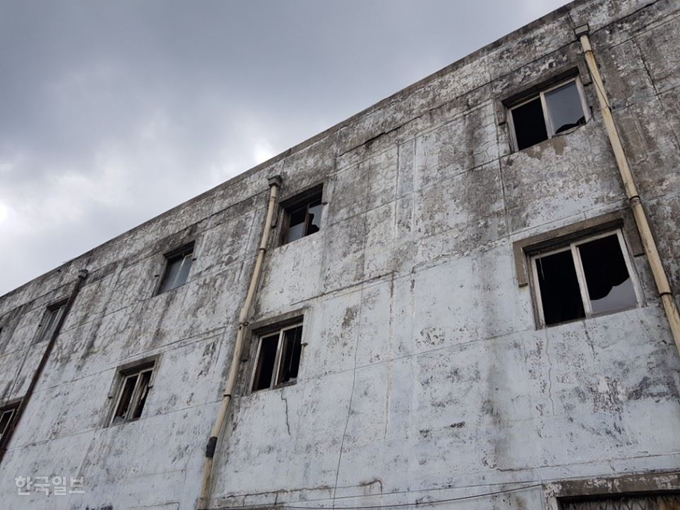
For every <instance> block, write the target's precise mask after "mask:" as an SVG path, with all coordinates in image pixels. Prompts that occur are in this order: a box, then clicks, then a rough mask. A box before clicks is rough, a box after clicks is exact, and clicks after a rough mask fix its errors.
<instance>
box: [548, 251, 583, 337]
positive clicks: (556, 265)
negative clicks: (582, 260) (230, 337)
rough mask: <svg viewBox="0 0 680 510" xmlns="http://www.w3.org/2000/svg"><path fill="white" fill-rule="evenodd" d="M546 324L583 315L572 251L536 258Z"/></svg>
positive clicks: (578, 317) (579, 317)
mask: <svg viewBox="0 0 680 510" xmlns="http://www.w3.org/2000/svg"><path fill="white" fill-rule="evenodd" d="M535 263H536V272H537V274H538V283H539V287H540V289H541V304H542V306H543V316H544V319H545V324H546V326H549V325H551V324H557V323H559V322H565V321H570V320H574V319H581V318H584V317H585V316H586V315H585V311H584V309H583V301H582V299H581V291H580V288H579V284H578V278H577V276H576V268H575V267H574V261H573V258H572V255H571V251H569V250H566V251H563V252H559V253H555V254H553V255H546V256H545V257H540V258H537V259H535Z"/></svg>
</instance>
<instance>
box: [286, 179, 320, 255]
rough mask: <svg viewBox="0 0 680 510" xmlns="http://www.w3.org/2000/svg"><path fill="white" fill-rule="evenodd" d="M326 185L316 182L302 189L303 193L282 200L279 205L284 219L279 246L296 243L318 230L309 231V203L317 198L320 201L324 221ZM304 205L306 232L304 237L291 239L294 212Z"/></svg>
mask: <svg viewBox="0 0 680 510" xmlns="http://www.w3.org/2000/svg"><path fill="white" fill-rule="evenodd" d="M323 192H324V186H323V183H321V184H316V185H314V186H312V187H311V188H309V189H307V190H305V191H302V192H301V193H298V194H296V195H294V196H292V197H290V198H288V199H287V200H284V201H282V202H281V203H280V204H279V205H280V207H281V213H282V217H283V218H282V220H281V234H280V235H279V244H278V245H279V246H285V245H287V244H290V243H294V242H295V241H299V240H300V239H304V238H305V237H308V236H310V235H313V234H315V233H316V232H311V233H309V232H308V230H309V228H310V224H311V221H310V215H309V204H310V203H312V202H315V201H316V200H318V201H319V205H320V206H321V220H320V221H323V219H324V217H325V214H324V205H325V204H324V195H323ZM302 207H305V233H304V234H303V235H302V237H300V238H298V239H293V240H292V241H289V240H288V239H287V238H288V233H289V231H290V218H291V216H292V214H293V213H294V212H297V211H298V210H299V209H302ZM319 231H321V225H319Z"/></svg>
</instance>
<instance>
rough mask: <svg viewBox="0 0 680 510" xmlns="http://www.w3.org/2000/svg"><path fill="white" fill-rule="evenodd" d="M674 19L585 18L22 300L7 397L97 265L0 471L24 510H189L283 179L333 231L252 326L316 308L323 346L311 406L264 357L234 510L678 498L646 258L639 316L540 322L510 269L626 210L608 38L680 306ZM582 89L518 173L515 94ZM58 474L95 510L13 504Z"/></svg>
mask: <svg viewBox="0 0 680 510" xmlns="http://www.w3.org/2000/svg"><path fill="white" fill-rule="evenodd" d="M678 16H680V5H677V4H676V3H675V2H671V1H662V0H657V1H652V0H646V1H644V0H595V1H590V2H586V1H582V0H579V1H577V2H574V3H572V4H570V5H568V6H566V7H564V8H562V9H560V10H558V11H556V12H555V13H553V14H551V15H548V16H546V17H544V18H542V19H541V20H538V21H536V22H534V23H532V24H530V25H528V26H527V27H524V28H523V29H520V30H519V31H517V32H515V33H513V34H510V35H508V36H506V37H505V38H503V39H502V40H500V41H498V42H496V43H493V44H491V45H489V46H487V47H485V48H482V49H481V50H479V51H478V52H476V53H474V54H473V55H470V56H469V57H466V58H465V59H463V60H461V61H459V62H457V63H455V64H452V65H451V66H449V67H448V68H446V69H443V70H442V71H440V72H439V73H436V74H435V75H433V76H431V77H428V78H426V79H424V80H423V81H421V82H418V83H416V84H414V85H413V86H411V87H409V88H408V89H405V90H404V91H402V92H400V93H398V94H396V95H395V96H393V97H391V98H388V99H386V100H384V101H382V102H381V103H379V104H377V105H375V106H374V107H371V108H369V109H368V110H366V111H364V112H362V113H360V114H358V115H357V116H355V117H352V118H351V119H348V120H347V121H346V122H344V123H341V124H340V125H338V126H336V127H334V128H331V129H330V130H328V131H326V132H324V133H321V134H320V135H318V136H317V137H315V138H314V139H312V140H310V141H307V142H305V143H303V144H301V145H299V146H297V147H294V148H292V149H291V150H289V151H286V152H285V153H283V154H282V155H280V156H278V157H276V158H274V159H273V160H271V161H269V162H266V163H264V164H263V165H260V166H259V167H256V168H254V169H252V170H250V171H249V172H247V173H245V174H243V175H242V176H239V177H237V178H235V179H232V180H231V181H229V182H227V183H225V184H223V185H221V186H218V187H217V188H215V189H213V190H210V191H208V192H207V193H205V194H203V195H201V196H199V197H197V198H195V199H193V200H191V201H189V202H187V203H185V204H182V205H180V206H178V207H177V208H175V209H173V210H171V211H169V212H168V213H166V214H164V215H161V216H159V217H158V218H154V219H153V220H151V221H149V222H147V223H145V224H144V225H141V226H140V227H138V228H136V229H134V230H132V231H130V232H128V233H126V234H123V235H122V236H120V237H118V238H116V239H113V240H112V241H110V242H109V243H106V244H105V245H102V246H100V247H98V248H96V249H94V250H92V251H91V252H88V253H86V254H84V255H83V256H81V257H79V258H77V259H75V260H73V261H71V262H69V263H67V264H65V265H64V266H62V267H61V268H59V269H58V270H55V271H53V272H51V273H48V274H46V275H44V276H42V277H40V278H37V279H36V280H34V281H32V282H29V283H28V284H26V285H25V286H23V287H21V288H19V289H17V290H16V291H14V292H12V293H10V294H7V295H6V296H3V297H2V298H0V327H2V331H1V332H0V395H2V398H3V401H4V402H9V401H12V400H14V399H17V398H20V397H21V396H22V395H24V394H25V392H26V389H27V387H28V384H29V382H30V378H31V376H32V374H33V373H34V371H35V369H36V367H37V365H38V363H39V360H40V357H41V355H42V350H43V349H44V346H45V342H43V343H42V344H35V343H34V339H35V338H36V335H37V334H38V332H39V323H40V321H41V318H42V317H43V314H44V310H45V307H46V306H48V305H50V304H52V303H54V302H56V301H58V300H61V299H63V298H65V297H67V296H68V295H69V293H70V291H71V288H72V285H73V284H74V282H75V279H76V272H77V270H78V269H81V268H84V267H86V268H88V269H89V270H90V271H91V275H90V276H89V278H88V279H87V281H86V282H85V285H84V287H83V288H82V290H81V293H80V294H79V296H78V298H77V300H76V302H75V304H74V307H73V310H72V311H71V313H70V314H69V316H68V318H67V320H66V323H65V325H64V328H63V330H62V332H61V334H60V335H59V337H58V339H57V342H56V345H55V349H54V351H53V352H52V355H51V356H50V360H49V362H48V364H47V366H46V369H45V372H44V374H43V376H42V378H41V379H40V381H39V384H38V386H37V388H36V392H35V394H34V395H33V397H32V399H31V400H30V404H29V406H28V408H27V410H26V414H25V415H24V418H23V419H22V421H21V423H20V425H19V427H18V429H17V431H16V434H15V435H14V437H13V439H12V442H11V444H10V448H9V450H8V452H7V455H6V456H5V458H4V460H3V462H2V466H0V470H2V473H3V476H2V478H1V479H0V484H1V485H0V491H2V494H3V495H6V497H7V505H9V506H8V508H36V509H40V508H45V509H47V508H50V509H51V508H64V509H66V508H69V509H85V508H88V507H89V508H105V507H107V506H111V507H113V508H141V507H143V508H158V509H160V508H164V509H170V508H181V509H190V508H193V507H194V503H195V499H196V497H197V495H198V489H199V481H200V467H201V461H202V457H203V449H204V446H205V443H206V441H207V437H208V435H209V431H210V427H211V425H212V422H213V420H214V418H215V414H216V410H217V406H218V402H219V398H220V396H221V389H222V386H223V384H224V382H225V379H226V375H227V372H228V363H229V360H230V359H231V356H232V349H233V339H234V336H235V331H236V322H237V316H238V311H239V308H240V306H241V304H242V302H243V299H244V297H245V293H246V289H247V285H248V282H249V278H250V275H251V273H252V270H253V262H254V257H255V254H256V249H257V243H258V241H259V238H260V236H261V233H262V228H263V224H264V214H265V209H266V201H267V189H268V188H267V180H266V178H267V177H269V176H272V175H276V174H281V175H282V176H283V179H284V187H283V189H282V196H281V199H282V200H285V199H287V198H290V197H292V196H295V195H296V194H297V193H298V192H300V191H301V190H303V189H305V188H308V187H310V186H313V185H316V184H318V183H320V182H323V184H324V203H325V205H324V210H323V217H322V225H321V230H320V232H318V233H316V234H314V235H311V236H308V237H305V238H303V239H300V240H298V241H295V242H293V243H290V244H287V245H284V246H278V247H277V246H276V245H277V242H276V239H277V238H278V236H276V235H273V236H272V238H273V239H272V244H271V247H270V248H271V249H270V250H269V252H268V254H267V259H266V263H265V267H264V272H263V279H262V281H261V284H260V291H259V294H258V297H257V300H256V303H255V307H254V314H253V317H252V321H251V322H258V321H260V322H261V321H267V320H273V319H276V318H277V317H279V316H282V315H283V314H287V313H292V312H295V311H296V310H297V311H300V310H302V312H301V313H303V314H304V332H303V335H304V338H303V341H304V342H306V343H307V345H306V346H305V348H304V351H303V355H302V361H301V366H300V374H299V377H298V380H297V382H296V383H295V384H294V385H290V386H287V387H284V388H279V389H273V390H263V391H259V392H251V391H250V388H249V385H250V380H251V374H252V370H253V364H254V354H255V349H256V342H251V343H250V344H249V351H248V353H247V354H248V356H247V358H248V359H247V360H246V361H244V362H243V363H242V364H241V366H240V376H239V382H238V387H237V390H238V391H237V394H236V396H235V400H234V405H233V409H232V413H231V415H230V418H229V422H228V424H227V427H226V431H225V437H224V438H223V439H222V441H220V443H219V444H218V448H217V453H216V465H215V477H214V491H213V496H214V498H213V506H214V507H219V506H228V507H239V506H271V505H274V504H289V505H297V506H311V507H319V506H322V507H326V506H331V505H335V506H336V507H338V506H339V507H343V506H345V507H352V506H361V505H364V506H365V505H368V506H377V505H388V504H407V503H408V504H416V503H418V504H419V505H422V504H432V505H433V506H434V503H433V502H436V501H442V503H438V504H437V506H438V507H441V506H442V505H446V506H451V507H455V508H480V509H481V508H484V509H488V508H512V509H514V508H517V509H523V508H544V507H545V505H546V498H548V499H549V498H550V497H552V496H551V494H553V493H552V492H551V491H552V490H553V489H552V488H551V487H553V485H554V484H555V483H561V482H562V481H564V480H571V479H597V478H607V477H612V476H620V475H623V474H626V475H627V476H628V478H627V479H626V480H627V481H626V482H625V483H624V482H620V483H618V485H617V484H616V483H615V482H611V483H609V482H603V485H604V486H607V487H609V488H610V489H611V490H618V491H624V490H626V488H627V487H633V486H636V485H635V483H637V484H640V483H642V482H641V481H640V480H643V481H644V482H645V483H647V485H646V486H649V487H652V488H660V487H664V488H673V487H675V488H680V485H678V482H677V480H676V479H675V478H673V479H672V480H671V481H668V480H669V479H666V478H664V479H661V478H658V480H657V479H656V478H653V479H650V478H649V477H653V476H655V475H652V474H650V473H654V472H659V471H661V472H672V471H677V470H678V468H679V467H680V465H679V462H680V455H679V452H680V439H678V434H677V433H676V425H677V423H678V422H679V418H680V402H679V396H680V395H679V393H680V386H679V385H680V381H679V380H678V375H677V374H678V368H680V359H679V357H678V354H677V352H675V350H674V347H673V345H672V339H671V337H670V334H669V331H668V327H667V323H666V321H665V318H664V316H663V311H662V308H661V307H660V303H659V300H658V297H657V296H656V295H655V289H654V286H653V280H652V278H651V274H650V271H649V267H648V264H647V262H646V260H645V258H644V257H643V256H640V255H639V253H638V251H637V250H632V251H633V255H635V256H634V257H633V264H634V266H635V270H636V273H637V275H638V277H639V280H640V283H641V287H642V293H643V298H644V299H643V302H642V303H641V304H640V306H639V307H637V308H635V309H632V310H628V311H624V312H619V313H616V314H611V315H606V316H602V317H597V318H592V319H587V320H583V321H577V322H573V323H568V324H562V325H559V326H555V327H551V328H548V329H540V328H537V327H536V321H535V313H534V305H533V300H532V296H531V289H530V287H528V286H526V287H520V286H519V285H518V280H517V275H516V273H515V260H514V256H513V250H512V244H513V243H514V242H516V241H521V240H522V239H526V238H528V237H530V236H534V235H536V234H540V233H544V232H549V231H552V230H555V229H558V228H560V227H565V226H568V225H571V224H574V223H576V222H579V221H582V220H585V219H589V218H595V217H598V216H600V215H603V214H605V213H609V212H613V211H618V210H622V209H625V207H626V200H625V194H624V192H623V188H622V185H621V182H620V179H619V177H618V172H617V170H616V166H615V162H614V158H613V154H612V152H611V149H610V147H609V142H608V140H607V137H606V133H605V131H604V126H603V124H602V119H601V117H600V115H599V111H598V105H597V100H596V96H595V91H594V90H593V85H592V83H591V82H590V80H589V77H588V75H587V71H586V70H585V68H584V67H583V57H582V54H581V51H580V47H579V44H578V42H577V41H576V38H575V36H574V33H573V29H574V27H576V26H579V25H581V24H583V23H586V22H587V23H589V24H590V27H591V32H592V33H591V38H592V44H593V48H594V50H595V53H596V56H597V58H598V62H599V65H600V68H601V72H602V74H603V77H604V80H605V83H606V86H607V90H608V93H609V95H610V99H611V104H612V107H613V109H614V116H615V119H616V122H617V123H618V125H619V127H620V131H621V134H622V138H623V143H624V148H625V150H626V152H627V155H628V157H629V159H630V162H631V166H632V168H633V171H634V173H635V175H636V178H637V179H638V183H639V188H640V191H641V195H642V199H643V202H644V203H645V207H646V209H647V211H648V213H649V215H650V218H651V222H652V225H653V227H654V230H655V234H656V236H657V240H658V242H659V246H660V250H661V252H662V256H663V258H664V263H665V265H666V269H667V271H668V273H669V276H670V278H671V281H672V285H673V288H674V291H676V292H680V259H679V258H678V253H680V234H678V223H679V222H680V187H679V186H678V170H679V161H678V159H679V158H680V156H679V155H680V151H679V150H678V149H680V143H679V142H678V130H679V129H680V106H678V105H680V102H679V101H678V96H677V94H678V92H677V91H678V90H679V89H678V84H679V83H680V71H679V69H680V66H678V62H677V59H678V58H680V57H678V51H677V48H678V47H680V21H679V19H678ZM568 69H578V72H579V73H580V77H581V79H582V81H583V82H584V84H585V94H586V101H587V103H588V105H589V106H590V107H591V109H592V110H593V117H592V118H591V119H590V121H589V122H588V123H587V124H586V125H584V126H582V127H580V128H578V129H576V130H574V131H573V132H571V133H569V134H567V135H564V136H559V137H555V138H553V139H551V140H547V141H545V142H542V143H540V144H538V145H536V146H533V147H531V148H528V149H525V150H524V151H520V152H513V151H512V149H511V144H510V133H509V127H508V124H507V123H506V122H505V121H504V115H503V106H502V103H501V101H502V100H504V99H507V98H508V97H510V96H511V95H513V94H515V93H517V92H521V91H522V90H523V89H525V88H526V87H528V86H530V85H532V84H536V83H540V82H541V81H543V80H545V79H546V77H549V76H552V75H554V74H555V73H560V72H563V71H564V70H568ZM626 221H628V220H626ZM280 225H281V217H280V215H279V217H278V219H277V229H278V228H280ZM631 230H632V228H631V225H630V222H629V221H628V223H627V224H626V232H627V233H626V235H627V236H630V234H628V232H629V231H631ZM277 232H278V231H277ZM188 241H194V242H195V248H194V257H195V259H196V260H195V262H194V263H193V266H192V269H191V273H190V276H189V281H188V282H187V283H186V284H185V285H183V286H181V287H179V288H177V289H174V290H172V291H169V292H166V293H163V294H161V295H158V296H154V290H155V288H156V286H157V282H158V278H159V276H160V275H161V274H162V271H163V267H164V256H163V254H164V253H167V252H168V251H170V250H172V249H173V248H176V247H178V246H181V245H183V244H185V243H186V242H188ZM628 241H629V244H630V245H631V246H633V245H634V244H635V241H634V240H633V239H630V238H629V239H628ZM151 355H158V356H159V357H158V364H157V367H156V374H157V375H156V380H155V382H154V386H153V388H152V390H151V392H150V394H149V398H148V401H147V403H146V405H145V408H144V412H143V415H142V417H141V418H140V419H139V420H137V421H135V422H130V423H125V424H122V425H116V426H107V423H106V417H107V416H108V415H109V413H110V410H111V406H112V399H111V398H110V397H111V395H112V384H113V383H114V380H115V378H116V374H117V372H118V369H119V367H120V366H121V365H124V364H127V363H130V362H134V361H135V360H140V359H145V358H147V357H148V356H151ZM61 475H63V476H82V477H83V478H84V481H85V487H86V493H85V494H84V495H71V496H69V497H62V498H60V497H58V496H50V497H49V498H48V497H46V496H45V495H44V494H42V493H34V494H32V495H31V496H30V497H19V496H16V487H15V485H14V478H15V477H16V476H61ZM635 477H637V478H635ZM645 477H647V478H645ZM631 480H633V481H634V482H635V483H633V481H631ZM608 483H609V485H607V484H608ZM546 484H547V485H546ZM551 484H553V485H551ZM655 484H656V485H655ZM471 496H480V497H475V498H472V499H469V498H470V497H471ZM460 498H464V499H460ZM547 504H548V505H550V504H552V503H550V502H548V503H547Z"/></svg>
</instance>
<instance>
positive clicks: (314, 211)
mask: <svg viewBox="0 0 680 510" xmlns="http://www.w3.org/2000/svg"><path fill="white" fill-rule="evenodd" d="M322 191H323V189H322V187H321V186H317V187H316V188H314V189H313V190H311V191H309V192H307V193H305V194H303V195H302V196H300V197H294V198H293V199H292V202H291V201H288V202H289V204H290V205H284V206H283V210H284V221H283V230H282V232H281V244H288V243H291V242H293V241H296V240H298V239H301V238H303V237H306V236H308V235H312V234H314V233H316V232H318V231H319V229H320V228H321V212H322V209H323V205H322V203H321V195H322Z"/></svg>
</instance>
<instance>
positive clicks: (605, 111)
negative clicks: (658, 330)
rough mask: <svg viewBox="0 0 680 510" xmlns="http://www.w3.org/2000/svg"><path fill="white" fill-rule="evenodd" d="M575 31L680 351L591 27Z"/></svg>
mask: <svg viewBox="0 0 680 510" xmlns="http://www.w3.org/2000/svg"><path fill="white" fill-rule="evenodd" d="M574 32H575V34H576V36H577V37H578V38H579V40H580V42H581V48H582V49H583V53H584V55H585V59H586V63H587V65H588V70H589V71H590V76H591V77H592V79H593V83H594V84H595V90H596V91H597V99H598V101H599V103H600V111H601V112H602V119H603V120H604V125H605V128H606V130H607V135H608V136H609V142H610V143H611V146H612V150H613V151H614V157H615V158H616V165H617V166H618V168H619V172H620V174H621V179H622V180H623V186H624V188H625V190H626V196H627V197H628V203H629V205H630V208H631V209H632V211H633V216H634V218H635V223H636V225H637V228H638V231H639V232H640V238H641V240H642V246H643V247H644V250H645V254H646V255H647V260H648V261H649V265H650V267H651V269H652V274H653V275H654V281H655V282H656V288H657V291H658V292H659V296H660V297H661V302H662V303H663V308H664V311H665V312H666V317H667V318H668V323H669V325H670V329H671V333H672V335H673V340H674V341H675V347H676V348H677V349H678V352H680V314H679V313H678V306H677V304H676V302H675V299H674V298H673V293H672V292H671V286H670V284H669V283H668V277H667V276H666V272H665V270H664V268H663V264H662V263H661V256H660V255H659V250H658V248H657V246H656V242H655V241H654V237H653V235H652V230H651V228H650V226H649V221H648V220H647V215H646V214H645V210H644V208H643V207H642V201H641V200H640V195H639V193H638V190H637V187H636V186H635V179H634V178H633V174H632V172H631V171H630V166H629V165H628V159H627V158H626V154H625V153H624V151H623V146H622V145H621V138H620V137H619V133H618V131H617V130H616V125H615V124H614V118H613V117H612V111H611V106H610V105H609V100H608V99H607V95H606V93H605V90H604V83H603V81H602V77H601V76H600V71H599V70H598V68H597V62H596V61H595V54H594V53H593V48H592V47H591V45H590V38H589V37H588V33H589V32H590V29H589V27H588V25H583V26H580V27H578V28H576V29H575V30H574Z"/></svg>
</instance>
